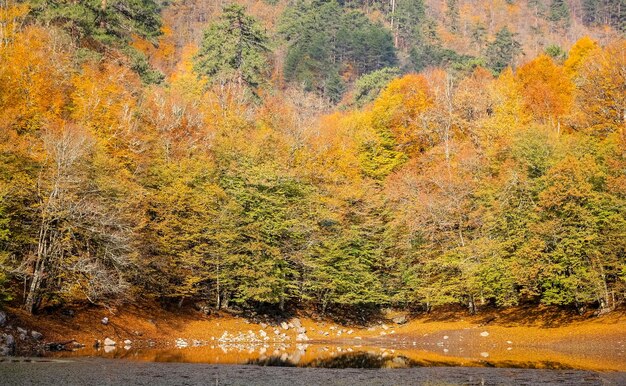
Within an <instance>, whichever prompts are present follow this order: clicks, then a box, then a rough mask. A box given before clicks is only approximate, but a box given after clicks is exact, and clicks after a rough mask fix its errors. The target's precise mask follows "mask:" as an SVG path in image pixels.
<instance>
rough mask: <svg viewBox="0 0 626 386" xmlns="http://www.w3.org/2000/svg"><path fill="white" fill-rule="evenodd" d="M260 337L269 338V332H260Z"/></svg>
mask: <svg viewBox="0 0 626 386" xmlns="http://www.w3.org/2000/svg"><path fill="white" fill-rule="evenodd" d="M259 335H260V336H261V337H262V338H265V337H266V336H267V332H265V331H263V330H261V331H259Z"/></svg>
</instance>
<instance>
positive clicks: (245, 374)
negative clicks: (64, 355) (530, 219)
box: [0, 358, 626, 386]
mask: <svg viewBox="0 0 626 386" xmlns="http://www.w3.org/2000/svg"><path fill="white" fill-rule="evenodd" d="M13 360H17V362H13V361H7V360H5V361H4V362H0V379H1V380H2V381H1V382H0V383H2V384H3V385H32V384H48V385H79V384H80V385H128V384H133V385H161V384H167V385H288V386H293V385H328V384H333V385H408V384H412V385H441V384H446V385H448V384H453V385H458V384H462V385H536V384H542V385H623V384H626V372H592V371H580V370H537V369H502V368H466V367H422V368H411V369H370V370H364V369H341V370H338V369H319V368H317V369H311V368H292V367H261V366H253V365H248V366H241V365H204V364H191V363H147V362H128V361H119V360H109V359H101V358H82V359H75V360H69V361H61V360H52V361H42V360H35V361H24V360H23V359H13Z"/></svg>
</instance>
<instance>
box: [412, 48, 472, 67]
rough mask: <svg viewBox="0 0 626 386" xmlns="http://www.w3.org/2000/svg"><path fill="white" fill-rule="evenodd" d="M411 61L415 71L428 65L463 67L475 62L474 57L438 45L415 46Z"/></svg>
mask: <svg viewBox="0 0 626 386" xmlns="http://www.w3.org/2000/svg"><path fill="white" fill-rule="evenodd" d="M411 61H412V63H413V68H414V69H415V71H418V72H419V71H422V70H424V69H426V68H428V67H453V68H464V67H467V66H472V65H473V64H472V63H477V62H476V58H474V57H472V56H470V55H460V54H458V53H457V52H456V51H453V50H450V49H447V48H443V47H441V46H440V45H424V46H415V47H413V49H412V50H411Z"/></svg>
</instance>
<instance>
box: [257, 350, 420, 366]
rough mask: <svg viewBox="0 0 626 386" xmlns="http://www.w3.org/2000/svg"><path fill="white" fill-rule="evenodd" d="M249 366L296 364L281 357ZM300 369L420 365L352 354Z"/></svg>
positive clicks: (368, 354)
mask: <svg viewBox="0 0 626 386" xmlns="http://www.w3.org/2000/svg"><path fill="white" fill-rule="evenodd" d="M248 364H254V365H260V366H288V367H295V366H296V364H295V363H294V362H292V361H291V360H289V359H283V358H281V357H279V356H271V357H269V358H264V359H254V360H250V361H248ZM298 366H300V367H321V368H326V369H346V368H354V369H378V368H407V367H415V366H419V364H418V363H417V362H415V361H413V360H411V359H409V358H407V357H405V356H382V355H376V354H372V353H367V352H352V353H346V354H341V355H337V356H333V357H331V358H320V359H314V360H312V361H310V362H307V363H302V364H299V365H298Z"/></svg>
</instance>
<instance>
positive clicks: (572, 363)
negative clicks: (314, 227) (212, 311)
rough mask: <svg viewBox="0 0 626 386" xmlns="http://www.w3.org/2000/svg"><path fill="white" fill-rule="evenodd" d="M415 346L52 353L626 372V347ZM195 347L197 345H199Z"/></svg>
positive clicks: (201, 345)
mask: <svg viewBox="0 0 626 386" xmlns="http://www.w3.org/2000/svg"><path fill="white" fill-rule="evenodd" d="M447 341H448V339H442V341H441V342H415V343H413V342H410V343H408V344H406V343H405V344H396V345H394V346H393V347H389V346H385V345H380V344H376V343H377V342H368V343H367V344H355V343H354V342H349V341H338V342H333V343H330V342H319V343H297V344H286V343H280V344H270V343H267V344H245V343H238V344H231V343H229V344H216V343H214V342H201V341H189V342H185V343H187V344H189V346H188V347H176V346H175V344H174V343H172V344H171V346H169V347H160V348H139V349H135V348H132V346H131V347H126V348H124V347H103V348H99V349H95V348H90V347H87V348H83V349H79V350H76V351H73V352H65V351H64V352H57V353H50V356H51V357H54V358H79V357H101V358H109V359H126V360H132V361H140V362H178V363H207V364H245V365H260V366H285V367H309V368H414V367H441V366H446V367H450V366H458V367H490V368H493V367H498V368H527V369H530V368H532V369H560V370H566V369H580V370H593V371H626V354H625V348H624V345H623V344H622V343H621V342H619V343H618V342H615V344H614V345H612V347H597V346H596V347H592V346H588V347H585V346H578V349H576V347H577V346H576V345H568V346H564V347H538V346H527V345H516V344H515V343H514V342H503V344H491V345H488V346H485V345H484V344H478V342H471V341H469V342H464V343H462V344H459V343H448V342H447ZM194 346H195V347H194Z"/></svg>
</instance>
